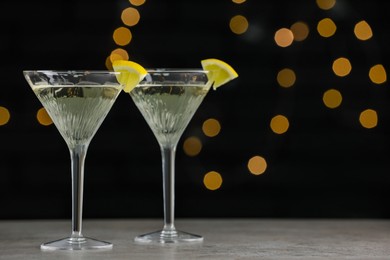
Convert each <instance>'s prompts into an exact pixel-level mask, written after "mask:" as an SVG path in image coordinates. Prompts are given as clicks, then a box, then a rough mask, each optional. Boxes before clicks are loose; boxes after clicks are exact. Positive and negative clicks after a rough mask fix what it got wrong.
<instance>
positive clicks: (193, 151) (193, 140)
mask: <svg viewBox="0 0 390 260" xmlns="http://www.w3.org/2000/svg"><path fill="white" fill-rule="evenodd" d="M201 150H202V142H201V141H200V139H199V138H198V137H196V136H191V137H188V138H187V139H185V140H184V142H183V151H184V153H185V154H186V155H188V156H190V157H193V156H196V155H198V154H199V153H200V151H201Z"/></svg>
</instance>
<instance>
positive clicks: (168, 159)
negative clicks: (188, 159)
mask: <svg viewBox="0 0 390 260" xmlns="http://www.w3.org/2000/svg"><path fill="white" fill-rule="evenodd" d="M209 89H210V84H208V78H207V72H206V71H203V70H191V69H190V70H188V69H187V70H184V69H156V70H148V75H147V76H146V77H145V78H144V79H143V80H142V81H141V82H140V83H139V84H138V85H137V87H135V88H134V89H133V90H132V91H131V92H130V96H131V98H132V99H133V101H134V103H135V105H136V106H137V107H138V109H139V110H140V112H141V114H142V115H143V117H144V118H145V120H146V122H147V123H148V125H149V127H150V128H151V129H152V131H153V133H154V135H155V137H156V139H157V141H158V143H159V145H160V150H161V156H162V175H163V197H164V226H163V229H162V230H160V231H156V232H153V233H149V234H145V235H140V236H137V237H136V238H135V241H136V242H141V243H142V242H146V243H150V242H154V243H180V242H200V241H203V237H201V236H198V235H194V234H190V233H187V232H183V231H179V230H176V228H175V224H174V218H175V217H174V213H175V212H174V211H175V208H174V207H175V206H174V205H175V187H174V186H175V153H176V146H177V143H178V141H179V139H180V137H181V135H182V134H183V132H184V130H185V129H186V127H187V125H188V123H189V122H190V120H191V118H192V116H193V115H194V113H195V112H196V110H197V109H198V107H199V105H200V104H201V103H202V101H203V99H204V97H205V96H206V94H207V93H208V91H209Z"/></svg>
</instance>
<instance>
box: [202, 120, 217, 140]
mask: <svg viewBox="0 0 390 260" xmlns="http://www.w3.org/2000/svg"><path fill="white" fill-rule="evenodd" d="M202 131H203V133H204V134H205V135H206V136H208V137H214V136H217V135H218V134H219V132H220V131H221V124H220V123H219V121H218V120H217V119H215V118H210V119H207V120H206V121H204V122H203V125H202Z"/></svg>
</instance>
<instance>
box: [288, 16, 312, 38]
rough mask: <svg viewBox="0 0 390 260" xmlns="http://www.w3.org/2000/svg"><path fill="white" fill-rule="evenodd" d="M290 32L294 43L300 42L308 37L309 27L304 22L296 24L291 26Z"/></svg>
mask: <svg viewBox="0 0 390 260" xmlns="http://www.w3.org/2000/svg"><path fill="white" fill-rule="evenodd" d="M290 30H291V32H292V34H293V38H294V41H297V42H301V41H303V40H305V39H306V38H307V36H309V31H310V30H309V26H308V25H307V24H306V23H305V22H301V21H299V22H296V23H294V24H293V25H291V27H290Z"/></svg>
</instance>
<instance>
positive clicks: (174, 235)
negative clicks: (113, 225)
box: [134, 230, 203, 244]
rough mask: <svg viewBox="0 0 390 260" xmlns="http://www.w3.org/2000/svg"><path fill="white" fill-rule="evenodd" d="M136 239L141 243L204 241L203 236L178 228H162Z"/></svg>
mask: <svg viewBox="0 0 390 260" xmlns="http://www.w3.org/2000/svg"><path fill="white" fill-rule="evenodd" d="M134 240H135V242H139V243H158V244H177V243H194V242H202V241H203V237H202V236H199V235H194V234H190V233H187V232H183V231H178V230H177V231H174V232H172V231H171V232H166V231H163V230H160V231H156V232H153V233H148V234H144V235H140V236H137V237H136V238H135V239H134Z"/></svg>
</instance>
